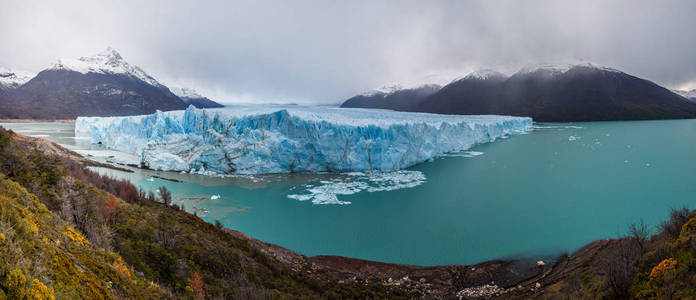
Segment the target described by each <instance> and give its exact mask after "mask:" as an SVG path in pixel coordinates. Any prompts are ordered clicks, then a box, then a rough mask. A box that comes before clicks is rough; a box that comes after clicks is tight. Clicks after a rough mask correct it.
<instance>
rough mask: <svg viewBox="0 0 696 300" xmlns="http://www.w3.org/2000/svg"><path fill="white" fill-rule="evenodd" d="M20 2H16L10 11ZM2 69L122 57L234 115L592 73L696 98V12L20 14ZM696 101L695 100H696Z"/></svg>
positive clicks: (452, 5)
mask: <svg viewBox="0 0 696 300" xmlns="http://www.w3.org/2000/svg"><path fill="white" fill-rule="evenodd" d="M3 2H7V1H3ZM2 7H3V9H2V10H1V11H0V28H3V29H2V41H3V45H4V46H3V47H0V65H2V66H7V67H11V68H17V69H28V70H31V71H39V70H41V69H43V68H45V67H47V66H48V65H50V64H51V63H53V61H55V60H56V59H57V58H58V57H78V56H84V55H90V54H92V53H96V52H99V51H101V50H102V49H103V48H105V47H106V46H112V47H114V48H116V49H118V50H119V51H120V52H121V54H122V55H123V56H124V57H125V58H126V59H127V60H128V61H130V62H132V63H134V64H137V65H139V66H141V67H142V68H143V69H145V70H146V71H148V72H149V73H151V74H152V75H153V76H155V77H156V78H158V79H159V80H160V81H162V82H163V83H165V84H168V85H172V86H182V85H183V86H193V87H195V88H198V89H199V90H201V92H203V93H205V94H207V95H209V96H211V98H214V99H217V100H220V101H223V102H226V101H263V102H301V103H337V102H339V101H340V100H342V99H344V98H346V97H348V96H351V95H352V94H354V93H357V92H361V91H363V90H365V89H369V88H372V87H376V86H379V85H381V84H384V83H389V82H402V83H415V82H419V81H421V80H424V78H426V77H429V76H430V77H432V75H438V74H440V77H443V76H444V77H454V76H456V75H464V74H465V73H467V72H469V71H472V70H474V69H479V68H494V69H498V70H501V71H503V72H507V73H511V72H514V71H516V70H517V69H519V68H520V67H523V66H525V65H530V64H536V63H541V62H574V61H591V62H595V63H598V64H602V65H607V66H612V67H616V68H618V69H622V70H624V71H626V72H628V73H632V74H635V75H637V76H641V77H645V78H648V79H650V80H653V81H656V82H658V83H661V84H664V85H667V86H670V87H677V86H688V85H690V84H691V85H696V67H694V66H696V55H695V54H694V51H693V49H696V47H695V46H696V34H694V32H693V31H694V30H693V28H696V17H694V15H693V13H694V12H696V2H694V1H660V2H657V1H577V2H570V1H270V2H269V1H234V2H233V1H113V2H105V1H10V2H7V3H3V4H2ZM694 88H696V86H694Z"/></svg>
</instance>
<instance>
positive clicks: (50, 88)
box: [0, 48, 222, 119]
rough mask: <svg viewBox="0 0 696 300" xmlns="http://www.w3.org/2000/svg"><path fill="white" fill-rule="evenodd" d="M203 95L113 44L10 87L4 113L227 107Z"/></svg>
mask: <svg viewBox="0 0 696 300" xmlns="http://www.w3.org/2000/svg"><path fill="white" fill-rule="evenodd" d="M20 79H21V78H20ZM18 80H19V79H15V81H18ZM5 86H8V87H10V85H8V84H6V85H5ZM201 98H203V99H182V98H180V97H179V96H177V95H175V94H174V93H173V92H172V91H170V90H169V88H168V87H166V86H165V85H163V84H161V83H159V82H157V80H155V79H154V78H153V77H151V76H150V75H148V74H147V73H145V72H144V71H143V70H142V69H140V68H139V67H137V66H134V65H130V64H129V63H128V62H126V61H125V60H123V58H122V57H121V55H120V54H119V53H118V52H116V51H115V50H113V49H111V48H109V49H107V50H106V51H104V52H101V53H99V54H96V55H94V56H90V57H81V58H79V59H61V60H59V61H58V62H57V63H56V64H54V65H53V66H51V67H50V68H47V69H45V70H43V71H41V72H39V74H37V75H36V76H35V77H33V78H31V80H28V81H26V82H25V83H22V84H21V85H20V84H14V85H13V86H11V88H6V89H4V90H3V91H2V93H0V117H5V118H30V119H75V118H76V117H78V116H102V117H106V116H127V115H141V114H151V113H154V112H155V111H157V110H162V111H168V110H180V109H185V108H186V107H188V105H189V104H193V105H194V106H196V107H222V105H220V104H218V103H216V102H214V101H212V100H210V99H207V98H204V97H202V96H201Z"/></svg>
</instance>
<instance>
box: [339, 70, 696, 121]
mask: <svg viewBox="0 0 696 300" xmlns="http://www.w3.org/2000/svg"><path fill="white" fill-rule="evenodd" d="M377 101H379V99H378V100H377ZM346 102H347V101H346ZM381 102H382V103H381V104H371V106H380V108H387V109H394V110H402V111H415V112H429V113H440V114H461V115H467V114H497V115H513V116H529V117H532V118H533V119H534V120H535V121H543V122H575V121H613V120H653V119H683V118H696V103H693V102H690V101H688V100H687V99H686V98H684V97H682V96H680V95H677V94H675V93H673V92H672V91H670V90H668V89H666V88H663V87H661V86H659V85H657V84H655V83H653V82H650V81H648V80H645V79H642V78H638V77H635V76H632V75H629V74H626V73H623V72H621V71H618V70H614V69H610V68H604V67H598V66H594V65H590V64H587V65H575V66H569V67H565V68H559V67H540V68H536V69H523V70H521V71H520V72H517V73H515V74H513V75H512V76H510V77H504V76H467V77H465V78H463V79H460V80H456V81H454V82H452V83H450V84H448V85H446V86H444V87H443V88H442V89H440V90H439V91H437V92H435V93H433V94H432V95H430V96H427V97H425V98H423V99H420V100H418V99H414V98H411V99H407V100H403V103H402V104H401V105H390V103H389V102H388V101H381ZM412 103H415V104H412ZM350 104H351V106H346V103H344V105H342V106H343V107H356V106H352V105H353V104H354V103H350ZM362 107H365V106H362ZM404 107H405V108H404Z"/></svg>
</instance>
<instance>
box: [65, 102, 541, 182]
mask: <svg viewBox="0 0 696 300" xmlns="http://www.w3.org/2000/svg"><path fill="white" fill-rule="evenodd" d="M531 125H532V120H531V119H530V118H524V117H508V116H490V115H489V116H456V115H436V114H425V113H407V112H394V111H386V110H369V109H346V108H334V107H303V106H278V105H247V106H229V107H225V108H221V109H212V110H205V109H196V108H194V107H192V106H191V107H189V108H188V109H186V110H185V111H171V112H159V111H158V112H157V113H155V114H152V115H144V116H133V117H111V118H99V117H90V118H85V117H80V118H78V119H77V120H76V122H75V134H76V136H80V137H83V136H89V137H90V138H91V142H92V143H102V144H103V145H105V146H107V147H109V148H111V149H115V150H119V151H123V152H125V153H129V154H132V155H134V156H136V157H138V158H139V159H140V160H139V162H138V163H142V165H144V166H147V167H149V168H152V169H156V170H172V171H189V172H193V171H194V170H198V172H199V173H202V171H201V170H205V171H206V172H211V173H217V174H262V173H289V172H307V171H309V172H352V171H361V172H363V171H393V170H399V169H403V168H406V167H409V166H412V165H414V164H417V163H421V162H424V161H426V160H428V159H430V158H432V157H436V156H438V155H441V154H443V153H447V152H451V151H461V150H466V149H469V148H470V147H472V146H473V145H475V144H478V143H485V142H491V141H494V140H496V139H498V138H501V137H503V136H507V135H510V134H517V133H523V132H526V131H527V130H529V129H530V127H531Z"/></svg>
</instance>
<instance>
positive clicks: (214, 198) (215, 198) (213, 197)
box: [210, 195, 220, 200]
mask: <svg viewBox="0 0 696 300" xmlns="http://www.w3.org/2000/svg"><path fill="white" fill-rule="evenodd" d="M217 199H220V195H212V196H210V200H217Z"/></svg>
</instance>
